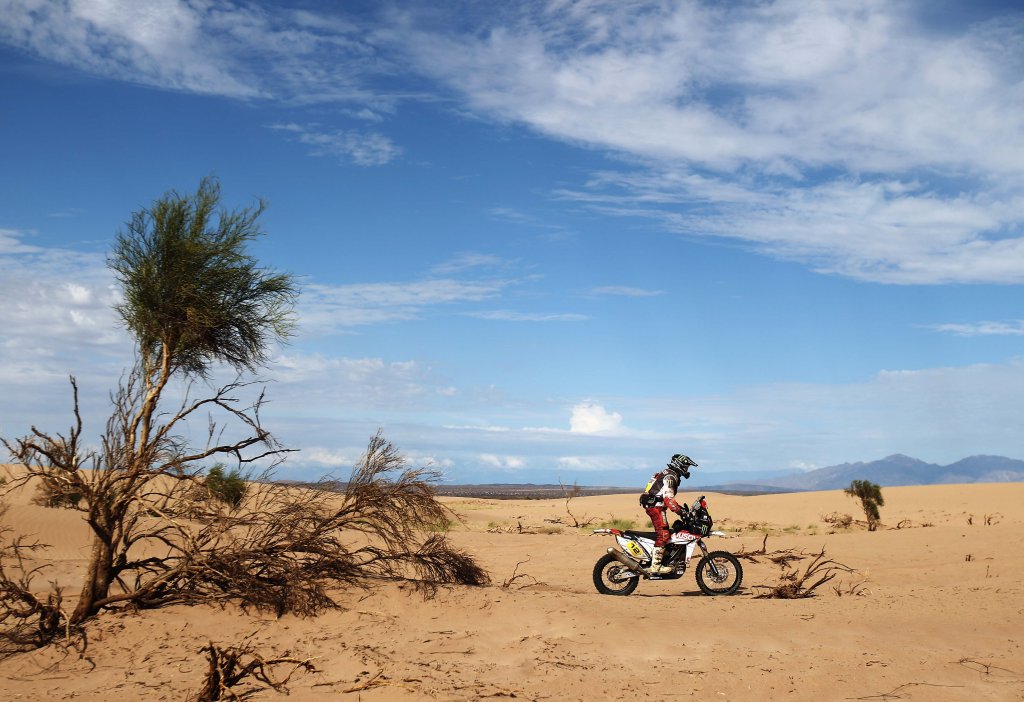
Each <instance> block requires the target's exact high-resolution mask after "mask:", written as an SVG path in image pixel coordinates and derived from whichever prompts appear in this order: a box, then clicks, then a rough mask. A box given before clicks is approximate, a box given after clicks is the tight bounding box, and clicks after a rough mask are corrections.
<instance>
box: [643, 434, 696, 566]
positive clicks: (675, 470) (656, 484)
mask: <svg viewBox="0 0 1024 702" xmlns="http://www.w3.org/2000/svg"><path fill="white" fill-rule="evenodd" d="M696 465H697V464H696V463H694V462H693V461H692V460H690V457H689V456H685V455H683V454H681V453H677V454H675V455H674V456H672V460H670V461H669V462H668V465H666V466H665V470H664V471H662V472H660V473H655V474H654V476H653V477H652V478H651V482H649V483H647V488H646V489H645V490H644V494H643V495H641V496H640V504H641V505H643V507H644V509H645V510H646V512H647V516H648V517H650V518H651V523H652V524H653V525H654V535H655V538H654V554H653V556H652V557H651V567H650V569H649V570H650V572H651V573H652V574H654V575H665V574H667V573H671V572H672V568H671V567H670V566H666V565H662V563H661V560H662V558H663V557H664V556H665V545H666V544H668V542H669V539H670V538H671V537H672V532H671V531H670V530H669V526H668V519H667V516H668V510H672V511H673V512H675V513H676V514H678V515H679V516H680V517H682V516H683V513H684V511H687V509H688V508H687V507H686V505H685V504H683V505H680V504H679V503H678V502H677V501H676V491H677V490H678V489H679V478H680V477H683V478H686V479H689V478H690V466H696Z"/></svg>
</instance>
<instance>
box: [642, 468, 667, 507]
mask: <svg viewBox="0 0 1024 702" xmlns="http://www.w3.org/2000/svg"><path fill="white" fill-rule="evenodd" d="M664 484H665V472H664V471H659V472H657V473H655V474H654V475H652V476H651V479H650V481H649V482H648V483H647V487H645V488H644V491H643V492H642V493H640V506H641V507H643V508H644V509H648V508H650V507H657V506H658V504H659V503H660V502H662V499H661V497H659V496H658V493H659V492H661V488H662V486H663V485H664Z"/></svg>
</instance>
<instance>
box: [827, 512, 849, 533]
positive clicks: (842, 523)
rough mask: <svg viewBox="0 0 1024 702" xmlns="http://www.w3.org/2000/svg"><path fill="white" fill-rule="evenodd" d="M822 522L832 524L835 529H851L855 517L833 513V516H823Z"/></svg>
mask: <svg viewBox="0 0 1024 702" xmlns="http://www.w3.org/2000/svg"><path fill="white" fill-rule="evenodd" d="M821 521H823V522H825V523H826V524H831V525H832V526H834V527H839V528H840V529H849V528H850V525H852V524H853V517H852V516H851V515H849V514H839V512H832V513H831V514H823V515H821Z"/></svg>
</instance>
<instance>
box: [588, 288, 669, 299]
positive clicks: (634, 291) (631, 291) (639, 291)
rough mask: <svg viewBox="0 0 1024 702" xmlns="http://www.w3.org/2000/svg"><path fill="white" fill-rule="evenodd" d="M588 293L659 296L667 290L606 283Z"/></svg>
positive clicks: (616, 295) (621, 295)
mask: <svg viewBox="0 0 1024 702" xmlns="http://www.w3.org/2000/svg"><path fill="white" fill-rule="evenodd" d="M587 294H588V295H597V296H612V297H657V296H659V295H664V294H665V291H664V290H650V289H648V288H635V287H631V286H629V285H604V286H602V287H598V288H591V289H590V290H588V291H587Z"/></svg>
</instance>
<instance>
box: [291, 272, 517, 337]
mask: <svg viewBox="0 0 1024 702" xmlns="http://www.w3.org/2000/svg"><path fill="white" fill-rule="evenodd" d="M509 285H512V281H508V280H481V281H460V280H454V279H451V278H439V279H432V280H422V281H413V282H408V283H359V284H351V285H335V286H331V285H320V284H309V285H306V286H304V287H303V290H302V297H301V298H300V302H299V319H300V327H301V328H302V330H303V331H304V332H306V333H326V332H332V331H338V330H341V329H345V328H350V327H356V326H361V325H366V324H380V323H384V322H395V321H401V320H408V319H415V318H417V316H418V315H419V314H420V313H421V311H422V310H423V309H424V308H427V307H431V306H436V305H448V304H458V303H470V302H479V301H481V300H486V299H489V298H492V297H495V296H497V295H498V294H500V293H501V291H502V290H504V289H505V288H507V287H508V286H509Z"/></svg>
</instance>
